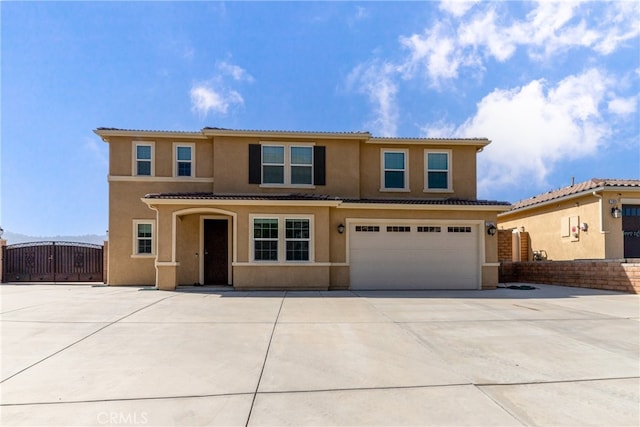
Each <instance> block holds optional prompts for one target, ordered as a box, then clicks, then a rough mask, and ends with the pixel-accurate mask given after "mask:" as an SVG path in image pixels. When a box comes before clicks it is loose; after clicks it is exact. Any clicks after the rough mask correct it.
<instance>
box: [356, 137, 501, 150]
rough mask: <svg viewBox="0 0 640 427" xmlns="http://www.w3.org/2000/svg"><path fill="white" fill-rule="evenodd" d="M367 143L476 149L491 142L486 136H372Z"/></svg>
mask: <svg viewBox="0 0 640 427" xmlns="http://www.w3.org/2000/svg"><path fill="white" fill-rule="evenodd" d="M366 143H367V144H379V145H381V144H384V145H387V144H391V145H448V146H451V145H456V146H471V147H476V149H480V148H484V147H486V146H487V145H489V144H491V140H489V139H487V138H468V139H465V138H384V137H372V138H369V139H368V140H367V141H366Z"/></svg>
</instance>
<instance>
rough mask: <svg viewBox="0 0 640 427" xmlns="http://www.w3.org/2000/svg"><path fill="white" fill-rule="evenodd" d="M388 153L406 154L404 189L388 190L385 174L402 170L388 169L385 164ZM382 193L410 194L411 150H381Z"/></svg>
mask: <svg viewBox="0 0 640 427" xmlns="http://www.w3.org/2000/svg"><path fill="white" fill-rule="evenodd" d="M387 153H402V154H404V170H403V172H404V187H403V188H387V186H386V180H385V172H387V171H395V172H397V171H400V170H401V169H386V168H385V164H384V157H385V154H387ZM380 191H387V192H408V191H410V189H409V150H407V149H390V148H383V149H381V150H380Z"/></svg>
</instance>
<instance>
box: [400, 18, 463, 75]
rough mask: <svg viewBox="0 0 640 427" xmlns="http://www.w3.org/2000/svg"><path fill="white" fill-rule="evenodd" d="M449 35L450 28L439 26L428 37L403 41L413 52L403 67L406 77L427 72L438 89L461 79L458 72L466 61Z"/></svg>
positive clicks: (427, 32)
mask: <svg viewBox="0 0 640 427" xmlns="http://www.w3.org/2000/svg"><path fill="white" fill-rule="evenodd" d="M447 33H448V29H447V28H446V25H444V24H441V23H439V24H436V25H435V26H434V27H433V28H429V29H427V30H426V31H425V33H424V35H417V34H414V35H412V36H410V37H401V38H400V43H401V44H402V45H403V46H404V47H406V48H408V49H409V52H410V57H409V58H408V59H407V60H406V62H405V63H404V64H402V65H401V68H402V70H403V71H404V75H405V77H411V76H413V75H414V74H415V73H416V72H419V71H420V70H421V69H425V70H426V73H427V75H428V76H429V77H430V79H431V82H432V85H433V86H435V87H439V86H440V81H441V80H443V79H452V78H456V77H458V68H459V67H460V66H461V65H462V64H463V62H464V59H465V58H464V57H463V55H462V52H461V50H460V49H459V47H458V45H457V42H456V40H455V39H454V38H452V37H449V36H447Z"/></svg>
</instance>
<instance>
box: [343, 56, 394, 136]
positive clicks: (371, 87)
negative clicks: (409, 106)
mask: <svg viewBox="0 0 640 427" xmlns="http://www.w3.org/2000/svg"><path fill="white" fill-rule="evenodd" d="M396 73H397V70H396V68H395V66H394V65H392V64H389V63H384V64H379V63H371V64H365V65H360V66H358V67H356V68H355V69H354V70H353V71H352V72H351V74H350V75H349V78H348V84H349V86H352V87H354V88H355V90H356V91H357V92H359V93H362V94H365V95H367V97H368V98H369V102H371V103H372V104H373V106H374V115H375V118H374V119H373V121H372V122H371V123H369V124H368V126H370V127H372V128H373V129H372V130H373V131H374V132H375V133H376V134H379V135H381V136H396V133H397V129H398V118H399V113H398V105H397V99H396V94H397V92H398V86H397V84H396V83H395V81H394V75H395V74H396Z"/></svg>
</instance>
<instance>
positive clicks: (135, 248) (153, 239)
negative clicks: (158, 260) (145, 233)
mask: <svg viewBox="0 0 640 427" xmlns="http://www.w3.org/2000/svg"><path fill="white" fill-rule="evenodd" d="M141 224H150V225H151V253H140V252H139V251H138V250H139V246H138V241H139V240H140V238H139V237H138V226H139V225H141ZM132 237H133V239H132V240H133V241H132V245H133V246H132V251H131V253H132V255H131V257H132V258H153V257H155V256H156V220H155V219H134V220H133V233H132Z"/></svg>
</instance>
